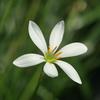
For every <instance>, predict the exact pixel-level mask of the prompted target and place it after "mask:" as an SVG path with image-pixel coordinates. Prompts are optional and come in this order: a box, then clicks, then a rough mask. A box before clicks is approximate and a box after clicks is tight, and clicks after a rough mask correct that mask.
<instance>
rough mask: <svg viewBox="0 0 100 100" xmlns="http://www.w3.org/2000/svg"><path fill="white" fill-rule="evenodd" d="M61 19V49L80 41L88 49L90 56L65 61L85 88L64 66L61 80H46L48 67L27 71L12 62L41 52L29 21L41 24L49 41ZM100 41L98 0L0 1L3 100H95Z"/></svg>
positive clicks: (60, 73) (0, 54)
mask: <svg viewBox="0 0 100 100" xmlns="http://www.w3.org/2000/svg"><path fill="white" fill-rule="evenodd" d="M62 19H63V20H64V21H65V35H64V39H63V42H62V45H61V46H63V45H66V44H68V43H71V42H74V41H79V42H83V43H85V44H86V45H87V47H88V52H87V54H85V55H82V56H79V57H73V58H66V59H64V60H65V61H67V62H69V63H71V64H72V65H73V66H75V67H74V68H75V69H76V70H77V71H78V72H79V75H80V76H81V78H82V81H83V84H82V86H80V85H77V83H74V82H73V81H72V80H70V79H69V78H68V77H67V76H66V75H65V73H64V72H62V71H61V70H59V68H58V70H59V76H58V78H54V79H52V78H49V77H48V76H46V75H44V76H42V79H41V73H42V72H43V71H42V68H43V66H44V64H42V65H41V64H40V65H37V66H33V67H29V68H23V69H21V68H17V67H16V66H14V65H13V64H12V62H13V60H14V59H15V58H16V57H19V56H20V55H23V54H26V53H30V52H35V53H36V52H37V53H39V50H38V49H37V47H36V46H35V45H34V44H33V43H32V41H31V40H30V37H29V35H28V23H29V20H33V21H35V22H36V23H38V24H39V26H40V27H41V29H42V30H43V34H44V36H45V37H46V40H47V41H48V37H49V35H50V31H51V30H52V28H53V26H54V25H55V24H56V23H57V22H58V21H60V20H62ZM99 43H100V1H99V0H95V1H93V0H0V100H67V99H68V100H96V98H97V97H96V96H98V94H100V92H99V93H98V91H96V90H95V88H94V85H97V87H99V85H98V84H97V83H98V82H99V83H100V81H98V78H96V77H95V80H96V82H94V74H92V72H93V73H96V72H97V71H99V73H100V68H99V66H100V61H99V58H100V57H99V56H100V46H99V45H100V44H99ZM98 69H99V70H98ZM40 80H41V81H40ZM94 94H96V96H95V95H94ZM99 99H100V97H99ZM99 99H98V100H99Z"/></svg>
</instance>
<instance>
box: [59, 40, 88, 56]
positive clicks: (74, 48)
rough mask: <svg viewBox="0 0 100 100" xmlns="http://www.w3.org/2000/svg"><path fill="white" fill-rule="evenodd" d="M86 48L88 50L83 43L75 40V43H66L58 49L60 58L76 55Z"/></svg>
mask: <svg viewBox="0 0 100 100" xmlns="http://www.w3.org/2000/svg"><path fill="white" fill-rule="evenodd" d="M87 50H88V49H87V47H86V46H85V45H84V44H83V43H78V42H75V43H71V44H68V45H66V46H64V47H63V48H61V49H60V50H59V51H60V52H61V54H60V55H59V56H60V57H61V58H64V57H72V56H78V55H81V54H83V53H86V52H87Z"/></svg>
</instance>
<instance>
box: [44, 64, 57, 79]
mask: <svg viewBox="0 0 100 100" xmlns="http://www.w3.org/2000/svg"><path fill="white" fill-rule="evenodd" d="M43 70H44V72H45V73H46V74H47V75H48V76H50V77H52V78H53V77H57V76H58V71H57V69H56V67H55V65H54V64H51V63H46V64H45V66H44V68H43Z"/></svg>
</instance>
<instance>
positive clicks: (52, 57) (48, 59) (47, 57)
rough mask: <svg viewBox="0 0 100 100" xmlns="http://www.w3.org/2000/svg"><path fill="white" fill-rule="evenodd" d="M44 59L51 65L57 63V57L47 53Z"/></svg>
mask: <svg viewBox="0 0 100 100" xmlns="http://www.w3.org/2000/svg"><path fill="white" fill-rule="evenodd" d="M44 59H45V60H46V61H47V62H49V63H54V62H55V61H56V56H55V55H54V54H53V53H52V52H49V53H46V54H45V56H44Z"/></svg>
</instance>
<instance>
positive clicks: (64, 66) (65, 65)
mask: <svg viewBox="0 0 100 100" xmlns="http://www.w3.org/2000/svg"><path fill="white" fill-rule="evenodd" d="M55 63H56V64H57V65H59V66H60V68H61V69H62V70H63V71H64V72H65V73H66V74H67V75H68V76H69V77H70V78H71V79H72V80H73V81H75V82H77V83H79V84H82V82H81V79H80V77H79V75H78V73H77V72H76V70H75V69H74V68H73V67H72V65H70V64H68V63H66V62H64V61H60V60H57V62H55Z"/></svg>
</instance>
